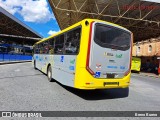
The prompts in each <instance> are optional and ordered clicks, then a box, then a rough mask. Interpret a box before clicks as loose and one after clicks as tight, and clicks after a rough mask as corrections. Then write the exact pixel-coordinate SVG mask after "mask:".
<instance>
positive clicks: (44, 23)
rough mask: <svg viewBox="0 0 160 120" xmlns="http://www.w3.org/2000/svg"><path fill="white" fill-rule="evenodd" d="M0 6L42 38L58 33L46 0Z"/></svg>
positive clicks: (8, 0) (2, 0) (0, 0)
mask: <svg viewBox="0 0 160 120" xmlns="http://www.w3.org/2000/svg"><path fill="white" fill-rule="evenodd" d="M143 1H152V2H159V3H160V0H143ZM0 6H1V7H2V8H4V9H5V10H7V11H8V12H9V13H11V14H12V15H14V16H15V17H16V18H18V19H19V20H21V21H22V22H23V23H25V24H26V25H27V26H29V27H30V28H32V29H33V30H34V31H36V32H38V33H39V34H40V35H41V36H43V37H48V36H50V35H52V34H54V33H56V32H58V31H60V28H59V26H58V23H57V21H56V19H55V17H54V14H53V13H52V10H51V8H50V5H49V3H48V0H0Z"/></svg>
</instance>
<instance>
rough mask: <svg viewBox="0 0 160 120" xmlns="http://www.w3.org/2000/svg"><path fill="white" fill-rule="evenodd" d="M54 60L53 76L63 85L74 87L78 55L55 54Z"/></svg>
mask: <svg viewBox="0 0 160 120" xmlns="http://www.w3.org/2000/svg"><path fill="white" fill-rule="evenodd" d="M53 62H54V64H53V66H52V77H53V78H54V79H55V80H57V81H58V82H60V83H62V84H63V85H66V86H71V87H74V77H75V70H76V56H75V55H55V56H54V57H53Z"/></svg>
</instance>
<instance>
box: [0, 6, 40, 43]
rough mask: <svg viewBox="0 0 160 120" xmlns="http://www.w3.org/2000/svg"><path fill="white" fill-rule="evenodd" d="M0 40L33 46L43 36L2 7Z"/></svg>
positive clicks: (0, 9) (0, 10)
mask: <svg viewBox="0 0 160 120" xmlns="http://www.w3.org/2000/svg"><path fill="white" fill-rule="evenodd" d="M0 38H4V39H10V40H12V41H14V42H18V43H21V44H22V43H24V44H29V45H33V44H34V43H35V42H37V41H38V40H39V39H40V38H42V36H41V35H39V34H38V33H36V32H35V31H33V30H32V29H31V28H29V27H28V26H27V25H25V24H24V23H23V22H21V21H20V20H18V19H17V18H15V17H14V16H13V15H11V14H10V13H8V12H7V11H6V10H4V9H3V8H2V7H0Z"/></svg>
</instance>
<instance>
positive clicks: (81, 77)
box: [75, 68, 130, 89]
mask: <svg viewBox="0 0 160 120" xmlns="http://www.w3.org/2000/svg"><path fill="white" fill-rule="evenodd" d="M107 83H108V84H107ZM109 83H110V84H109ZM129 84H130V73H129V74H128V75H127V76H125V77H124V78H123V79H103V78H101V79H95V78H94V77H93V76H92V75H91V74H90V73H89V72H88V71H87V70H86V69H85V68H79V70H78V71H77V73H76V77H75V88H78V89H108V88H127V87H128V86H129Z"/></svg>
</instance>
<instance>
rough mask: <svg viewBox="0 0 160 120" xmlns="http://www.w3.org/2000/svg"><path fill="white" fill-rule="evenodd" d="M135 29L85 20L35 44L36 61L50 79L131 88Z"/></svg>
mask: <svg viewBox="0 0 160 120" xmlns="http://www.w3.org/2000/svg"><path fill="white" fill-rule="evenodd" d="M132 39H133V35H132V32H131V31H129V30H127V29H126V28H124V27H121V26H119V25H116V24H113V23H110V22H106V21H101V20H96V19H84V20H82V21H80V22H78V23H76V24H74V25H72V26H70V27H68V28H66V29H64V30H62V31H60V32H59V33H56V34H55V35H52V36H50V37H48V38H45V39H43V40H41V41H39V42H37V43H36V44H35V45H34V55H33V64H34V67H35V68H36V69H39V70H40V71H42V72H44V73H45V74H47V76H48V80H49V81H52V80H56V81H58V82H60V83H61V84H63V85H65V86H70V87H73V88H78V89H85V90H87V89H90V90H91V89H108V88H128V86H129V84H130V74H131V59H132V58H131V57H132V56H131V52H132V41H133V40H132Z"/></svg>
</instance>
